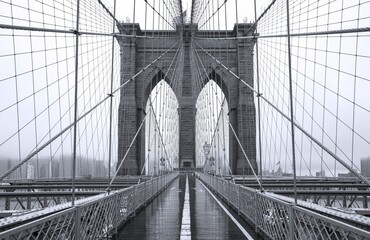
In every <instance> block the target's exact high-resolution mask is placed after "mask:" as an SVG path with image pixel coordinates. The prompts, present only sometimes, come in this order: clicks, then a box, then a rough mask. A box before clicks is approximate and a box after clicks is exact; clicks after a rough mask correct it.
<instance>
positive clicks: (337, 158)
mask: <svg viewBox="0 0 370 240" xmlns="http://www.w3.org/2000/svg"><path fill="white" fill-rule="evenodd" d="M194 43H195V44H196V45H197V46H198V47H199V48H200V49H202V50H203V51H204V52H205V53H206V54H207V55H208V56H209V57H210V58H211V59H213V60H214V61H215V62H217V63H218V64H219V65H220V66H221V67H223V68H225V69H226V70H227V71H228V72H229V73H230V74H231V75H232V76H234V77H235V78H236V79H238V80H239V81H240V82H241V83H243V84H244V85H245V86H246V87H248V88H249V89H250V90H252V91H253V92H254V93H256V94H257V97H260V98H261V99H263V100H264V101H265V102H266V103H267V104H269V105H270V106H271V107H272V108H274V109H275V110H276V111H277V112H278V113H280V114H281V115H282V116H283V117H284V118H286V119H287V120H288V121H290V122H292V124H293V125H294V126H295V127H296V128H298V129H299V130H300V131H301V132H302V133H304V134H305V135H306V136H307V137H308V138H309V139H311V140H312V141H313V142H315V143H316V144H317V145H319V146H320V147H321V148H322V149H323V150H324V151H325V152H326V153H328V154H329V155H330V156H332V157H333V158H334V159H335V160H337V161H338V162H339V163H341V164H342V165H343V166H344V167H345V168H347V169H348V170H349V171H350V172H351V173H353V174H354V175H355V176H357V177H358V178H359V179H360V180H362V181H363V182H364V183H365V184H366V185H368V186H369V187H370V181H369V180H368V179H366V178H365V177H364V176H363V175H362V174H361V173H358V172H357V171H355V170H354V169H352V168H351V166H350V165H348V164H347V163H346V162H345V161H344V160H342V159H341V158H340V157H338V156H337V155H336V154H335V153H333V152H332V151H331V150H330V149H329V148H327V147H325V146H324V145H323V144H322V143H321V142H320V141H319V140H317V139H316V138H314V137H313V136H312V135H311V134H310V133H309V132H307V131H306V130H304V129H303V128H302V127H301V126H300V125H299V124H298V123H296V122H295V121H294V120H293V119H291V118H290V117H289V116H288V115H286V114H285V113H284V112H282V111H281V110H280V109H279V108H278V107H276V106H275V105H274V104H273V103H271V102H270V101H269V100H268V99H267V98H265V97H264V96H263V95H262V94H260V93H258V91H257V90H255V89H254V88H253V87H252V86H250V85H249V84H248V83H247V82H246V81H245V80H243V79H242V78H241V77H240V76H238V75H237V74H236V73H234V72H233V71H232V70H231V69H230V68H228V67H226V66H225V65H224V64H222V63H221V62H220V61H219V60H218V59H217V58H215V57H214V56H213V55H212V54H210V53H209V52H207V51H206V50H205V49H204V48H203V47H202V46H200V45H199V44H198V43H197V42H196V41H194Z"/></svg>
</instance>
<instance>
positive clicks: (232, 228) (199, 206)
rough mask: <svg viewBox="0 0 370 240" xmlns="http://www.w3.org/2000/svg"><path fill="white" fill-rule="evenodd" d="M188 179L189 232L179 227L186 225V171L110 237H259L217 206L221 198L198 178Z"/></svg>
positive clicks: (236, 218)
mask: <svg viewBox="0 0 370 240" xmlns="http://www.w3.org/2000/svg"><path fill="white" fill-rule="evenodd" d="M188 181H189V184H188V185H189V190H188V192H189V196H190V232H187V233H186V234H185V235H184V232H183V231H182V230H181V229H182V228H183V229H184V224H186V223H184V222H183V221H184V220H183V219H186V217H185V218H184V216H183V213H184V215H186V212H187V211H186V208H187V207H186V206H185V207H184V199H185V194H186V190H185V189H186V187H185V186H186V174H180V176H179V177H178V178H177V179H176V180H175V181H174V182H173V183H172V184H171V185H170V186H169V187H168V188H167V189H166V190H164V191H163V192H162V193H161V194H160V195H159V196H158V197H157V198H155V199H154V200H153V201H152V202H151V203H150V204H148V205H147V206H146V207H145V208H143V209H142V210H140V211H139V212H137V213H136V216H135V217H133V218H131V219H130V220H129V221H128V222H127V223H126V224H125V225H123V227H122V228H121V229H119V230H118V234H117V235H116V236H114V239H248V238H247V236H246V235H249V239H263V238H262V237H260V236H259V235H257V234H256V233H255V232H254V228H253V227H251V226H250V225H249V224H248V223H247V222H245V221H244V220H243V219H242V218H240V217H239V216H238V215H237V214H236V213H235V212H233V210H231V209H230V208H229V207H228V206H225V203H223V207H221V206H220V205H219V203H220V202H222V201H220V200H215V198H214V197H213V196H212V195H211V194H210V193H209V192H208V190H207V189H206V188H205V187H204V185H203V184H202V183H201V182H200V181H199V180H198V179H196V178H195V177H194V176H192V175H188ZM218 202H219V203H218ZM184 208H185V209H184ZM227 212H228V213H227ZM232 218H233V219H234V220H233V219H232ZM235 222H237V224H238V225H239V227H238V226H237V224H236V223H235ZM188 228H189V227H188ZM240 228H242V230H241V229H240ZM243 231H244V233H243Z"/></svg>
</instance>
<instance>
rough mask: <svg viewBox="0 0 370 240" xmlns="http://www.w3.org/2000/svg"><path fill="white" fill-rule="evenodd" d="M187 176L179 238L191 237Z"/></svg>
mask: <svg viewBox="0 0 370 240" xmlns="http://www.w3.org/2000/svg"><path fill="white" fill-rule="evenodd" d="M190 227H191V225H190V196H189V178H188V175H186V184H185V199H184V208H183V210H182V221H181V233H180V240H187V239H191V229H190Z"/></svg>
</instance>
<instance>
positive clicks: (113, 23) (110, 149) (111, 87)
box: [108, 0, 116, 182]
mask: <svg viewBox="0 0 370 240" xmlns="http://www.w3.org/2000/svg"><path fill="white" fill-rule="evenodd" d="M115 17H116V0H114V3H113V19H112V32H114V29H115V24H116V22H115V21H114V19H115ZM114 38H115V36H113V37H112V69H111V82H110V94H109V96H110V109H109V145H108V148H109V150H108V182H110V174H111V173H110V171H111V162H112V121H113V94H112V92H113V78H114V76H113V75H114V40H115V39H114Z"/></svg>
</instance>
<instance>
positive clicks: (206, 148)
mask: <svg viewBox="0 0 370 240" xmlns="http://www.w3.org/2000/svg"><path fill="white" fill-rule="evenodd" d="M210 150H211V144H208V143H207V141H206V142H205V143H204V145H203V151H204V155H206V161H205V163H204V166H207V160H208V154H209V151H210Z"/></svg>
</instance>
